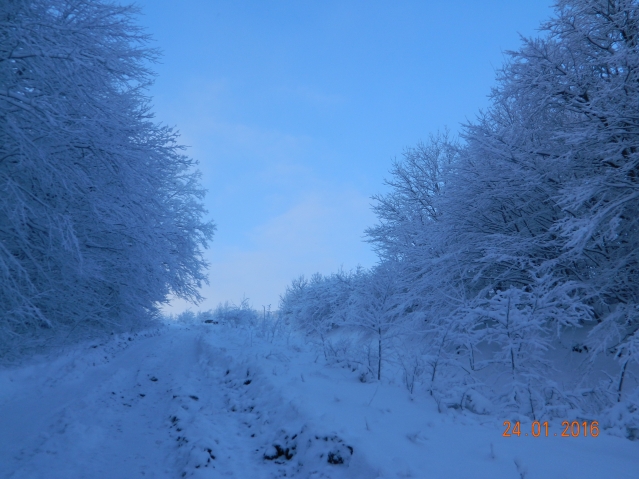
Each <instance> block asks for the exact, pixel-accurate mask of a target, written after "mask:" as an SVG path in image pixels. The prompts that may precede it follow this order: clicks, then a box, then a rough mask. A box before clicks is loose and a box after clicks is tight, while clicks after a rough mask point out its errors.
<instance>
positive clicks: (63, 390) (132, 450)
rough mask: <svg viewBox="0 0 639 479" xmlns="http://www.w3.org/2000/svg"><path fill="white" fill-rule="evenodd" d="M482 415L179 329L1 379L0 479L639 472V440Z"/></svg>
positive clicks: (223, 335)
mask: <svg viewBox="0 0 639 479" xmlns="http://www.w3.org/2000/svg"><path fill="white" fill-rule="evenodd" d="M483 420H484V424H481V423H480V422H479V421H478V418H477V417H476V416H474V417H466V416H464V415H457V414H453V413H450V414H439V413H438V412H437V410H436V407H435V405H434V404H433V402H432V401H431V400H430V399H429V398H422V399H419V398H416V399H415V400H411V399H410V398H409V397H408V395H407V393H406V391H405V390H403V389H402V388H401V387H399V386H395V385H389V384H382V385H381V386H379V385H376V384H362V383H360V382H359V381H357V379H356V377H355V376H354V375H353V374H351V372H350V371H348V370H343V369H339V368H328V367H326V366H325V365H323V364H322V362H321V360H317V355H316V354H314V353H312V352H310V351H304V350H300V348H294V347H287V346H286V345H285V344H283V343H282V344H279V345H278V344H273V343H269V342H262V343H258V342H257V341H255V342H253V341H252V340H250V339H249V337H248V336H247V335H246V334H245V332H243V331H239V330H233V329H232V328H224V327H222V326H212V325H206V326H193V327H185V326H177V325H176V326H167V327H165V328H162V329H160V330H157V331H153V332H147V333H145V334H141V335H138V336H132V337H131V340H130V341H129V339H128V337H126V336H125V337H120V338H118V339H114V340H112V341H109V342H107V343H105V344H88V345H87V344H85V345H83V346H82V347H77V348H75V349H71V350H70V351H68V352H66V353H65V354H62V355H60V356H58V357H56V358H54V359H51V360H48V361H39V362H33V364H31V365H28V366H22V367H20V368H9V369H2V370H0V478H51V479H58V478H60V479H67V478H70V479H75V478H109V479H110V478H114V479H116V478H133V477H145V478H174V477H175V478H179V477H201V478H209V477H211V478H213V477H235V478H246V479H260V478H265V479H266V478H277V477H289V478H290V477H299V478H335V479H339V478H355V479H357V478H362V479H374V478H399V477H414V478H424V479H430V478H432V479H438V478H483V477H486V478H488V477H490V478H504V479H517V478H522V477H525V478H526V479H532V478H557V479H560V478H572V477H579V478H580V479H586V478H595V477H614V478H615V479H625V478H631V477H637V472H636V471H637V470H639V447H638V445H637V443H636V442H634V443H633V442H631V441H628V440H624V439H620V438H616V437H609V436H606V435H602V436H600V437H599V438H570V439H564V440H557V439H556V438H537V439H532V438H519V439H517V438H514V439H513V438H510V439H507V438H503V437H501V432H502V430H501V429H502V428H501V422H500V421H499V418H483Z"/></svg>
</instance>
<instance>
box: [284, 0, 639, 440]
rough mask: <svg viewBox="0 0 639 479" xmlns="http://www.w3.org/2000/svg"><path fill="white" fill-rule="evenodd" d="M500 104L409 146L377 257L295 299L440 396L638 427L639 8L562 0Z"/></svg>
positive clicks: (322, 326)
mask: <svg viewBox="0 0 639 479" xmlns="http://www.w3.org/2000/svg"><path fill="white" fill-rule="evenodd" d="M541 32H542V35H540V36H539V37H538V38H532V39H528V38H524V39H522V46H521V48H520V49H519V50H517V51H510V52H507V55H508V60H507V61H506V63H505V64H504V65H503V66H502V68H501V69H500V70H499V73H498V77H497V81H496V86H495V87H494V88H493V90H492V92H491V94H490V107H489V108H488V109H486V111H482V112H480V113H479V114H478V115H477V117H476V119H475V120H473V121H469V122H468V123H466V124H464V125H463V130H462V132H461V134H460V135H459V137H452V135H450V134H449V133H448V132H447V131H445V130H444V131H443V132H438V133H434V134H432V135H431V136H430V137H429V139H428V141H425V142H422V143H419V144H417V145H416V146H414V147H410V148H407V149H406V150H405V151H404V153H403V158H402V159H401V160H399V161H396V162H395V163H394V164H393V165H392V168H391V170H390V176H389V177H388V179H387V180H386V186H387V187H388V192H387V193H384V194H379V195H376V196H375V197H374V198H373V200H374V206H373V208H374V212H375V214H376V216H377V220H378V221H377V224H375V225H373V226H371V227H370V228H368V229H367V231H366V238H367V241H369V242H370V243H371V245H372V246H373V247H374V249H375V251H376V253H377V255H378V258H379V261H378V264H377V265H376V266H375V267H374V268H372V269H370V270H366V269H361V268H360V269H357V270H355V271H337V272H335V273H334V274H330V275H321V274H316V275H313V276H311V277H310V278H305V277H304V276H302V277H300V278H299V279H297V280H295V281H293V282H292V283H291V284H290V286H289V287H288V288H287V290H286V292H285V293H284V294H283V295H282V298H281V305H280V313H281V314H282V315H283V317H284V318H286V320H287V321H290V322H291V323H292V324H295V325H297V327H299V328H301V329H302V330H303V331H305V333H306V334H307V335H308V337H309V338H312V339H313V340H314V341H315V342H316V343H317V344H318V346H319V347H320V348H321V349H322V351H323V353H324V355H325V357H326V359H328V360H330V361H331V362H334V363H336V364H341V365H344V366H346V367H352V368H353V369H354V370H355V369H356V370H358V371H359V372H360V373H361V380H362V381H363V382H365V381H371V380H379V379H381V378H383V377H384V376H387V377H394V378H401V379H402V381H403V382H404V384H405V386H406V387H407V388H408V389H409V390H410V391H411V392H412V391H413V390H414V389H415V388H422V389H423V390H425V391H427V392H428V393H429V394H430V395H432V396H433V397H434V398H435V399H436V401H437V402H438V404H439V405H440V408H444V409H445V408H456V409H468V410H471V411H474V412H477V413H480V414H486V413H489V412H491V411H509V412H511V413H517V414H521V415H523V416H526V417H529V418H531V419H536V420H539V419H540V418H553V417H555V418H557V417H566V416H567V415H568V414H570V413H571V412H573V413H576V411H579V413H578V414H581V415H583V416H584V417H592V416H599V415H602V414H603V415H606V417H608V421H609V422H610V424H611V425H612V424H623V425H625V426H627V427H628V435H629V436H631V437H634V438H637V437H639V428H638V427H639V412H638V408H639V388H638V382H637V372H638V360H639V336H638V335H639V332H638V331H639V303H638V301H639V214H638V213H639V150H638V148H639V116H638V112H639V109H638V108H639V49H638V45H637V42H638V41H639V10H638V6H637V4H636V2H634V1H629V0H628V1H626V0H622V1H603V2H602V1H595V0H573V1H564V0H562V1H559V2H558V3H557V5H556V15H555V17H553V18H552V19H551V20H550V21H549V22H547V23H546V24H545V25H543V27H542V30H541Z"/></svg>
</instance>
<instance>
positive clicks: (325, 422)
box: [0, 0, 639, 479]
mask: <svg viewBox="0 0 639 479" xmlns="http://www.w3.org/2000/svg"><path fill="white" fill-rule="evenodd" d="M554 12H555V13H554V16H553V17H552V18H551V19H550V20H548V21H547V22H546V23H545V24H543V25H542V26H541V29H540V34H539V36H537V37H535V38H525V37H522V39H521V46H520V48H519V49H517V50H515V51H508V52H506V56H507V59H506V61H505V63H504V65H503V66H502V67H501V68H500V69H499V70H498V73H497V78H496V82H495V87H494V88H493V89H492V91H491V92H490V97H489V98H490V104H489V107H488V108H486V109H485V110H484V111H480V112H478V113H477V114H476V116H475V117H474V119H473V120H469V121H467V122H466V123H465V124H464V125H463V126H462V128H461V130H460V133H459V134H456V133H455V134H453V133H451V132H450V131H449V130H447V129H446V128H442V129H441V130H440V131H439V132H432V133H431V134H430V135H429V136H428V139H427V140H425V141H423V142H419V143H417V144H415V145H414V146H411V147H408V148H406V149H405V150H404V151H403V155H402V156H401V158H400V159H399V160H396V161H395V162H394V163H393V164H392V165H391V167H390V171H389V173H388V177H387V179H386V180H385V184H384V185H383V186H381V185H380V188H382V187H383V188H384V190H383V191H384V192H383V193H380V194H377V195H375V196H374V197H373V198H372V201H373V205H372V208H373V211H374V213H375V216H376V222H375V224H372V225H370V227H368V229H367V230H366V231H365V238H366V241H367V242H368V243H369V244H370V245H371V247H372V248H373V250H374V251H375V253H376V255H377V263H376V264H375V266H374V267H371V268H364V267H359V268H356V269H354V270H345V269H340V270H337V271H335V272H333V273H332V274H319V273H317V274H314V275H312V276H300V277H298V278H297V279H295V280H293V281H292V282H291V283H290V284H289V285H288V286H287V287H286V290H285V291H283V292H282V295H281V297H280V304H279V308H278V310H277V311H270V306H269V310H268V311H267V309H266V306H264V307H263V308H264V309H263V310H262V311H255V310H254V309H252V307H251V305H250V303H249V302H248V300H246V299H245V300H243V301H242V302H241V303H240V305H239V306H234V305H233V304H230V303H226V304H224V305H220V306H219V307H218V308H217V309H216V310H210V311H205V312H202V311H200V312H197V313H193V312H191V311H190V310H189V311H186V312H183V313H182V314H181V315H179V316H177V317H170V318H166V317H164V316H163V315H164V314H165V313H164V310H163V309H162V308H163V307H165V306H166V305H167V304H169V303H170V302H171V301H172V300H175V299H184V300H188V301H191V302H193V303H195V304H197V303H198V302H199V301H200V300H202V296H201V291H202V286H203V285H205V284H207V281H208V274H209V273H208V262H207V257H206V255H205V250H206V249H207V248H208V247H209V244H210V243H211V241H212V240H213V236H214V234H215V232H216V225H215V223H214V222H213V221H211V220H209V219H207V218H208V216H207V215H208V212H207V211H206V208H205V202H204V198H205V193H206V191H205V189H204V188H203V186H202V175H201V173H200V172H199V171H198V163H197V161H196V160H195V159H193V158H191V157H190V156H189V155H187V154H186V147H185V146H184V145H183V144H182V143H181V140H180V136H179V134H178V132H177V130H175V129H174V128H171V127H168V126H166V125H164V124H162V123H160V122H159V121H158V120H156V119H155V117H154V113H153V108H152V104H151V98H150V95H149V93H148V91H149V88H150V86H151V85H152V82H153V80H154V75H155V74H154V71H153V65H154V64H155V63H157V62H158V61H159V58H160V52H159V51H158V50H156V49H154V48H152V46H151V43H150V41H151V37H150V36H149V35H148V34H147V33H145V30H144V29H143V28H141V27H140V26H138V24H137V23H136V22H137V20H136V16H137V15H138V14H139V13H140V9H139V8H137V7H135V6H126V5H124V6H123V5H119V4H117V3H112V2H108V1H103V0H6V1H1V2H0V366H2V367H1V368H0V404H2V411H4V414H0V431H4V433H2V432H0V475H2V474H3V473H4V472H6V473H7V474H11V477H45V476H46V474H48V473H49V472H50V471H52V470H55V471H66V472H65V473H64V474H66V475H62V476H59V477H109V474H116V473H115V472H113V473H112V472H111V471H112V469H111V468H112V467H113V468H118V469H117V471H118V472H117V474H120V475H119V476H118V475H117V474H116V475H115V476H112V477H131V471H132V470H133V466H130V464H134V465H135V467H139V469H140V471H143V473H144V474H146V472H147V471H149V476H153V477H178V473H180V474H181V476H180V477H186V475H187V474H188V475H189V477H211V476H210V475H209V476H207V475H206V474H207V473H206V472H205V469H206V470H207V471H211V470H213V469H216V468H217V469H216V474H221V473H222V472H224V473H225V475H226V476H233V475H235V477H269V478H271V477H318V478H319V477H334V478H338V477H343V478H346V477H348V478H362V479H368V478H372V477H378V478H382V477H425V476H424V475H423V474H424V473H423V470H426V468H427V467H433V468H435V469H436V468H439V469H436V471H439V472H433V473H431V474H430V477H470V476H469V475H468V474H471V473H475V471H476V470H479V471H482V473H485V475H484V476H483V477H504V478H509V477H520V478H521V479H525V478H526V477H528V476H527V474H528V472H527V470H528V469H527V467H530V468H531V469H533V470H535V471H542V472H538V475H537V476H535V477H569V475H568V473H565V471H569V472H571V473H573V474H574V473H575V471H576V470H578V471H579V472H580V475H581V477H586V475H587V474H596V473H597V471H595V470H594V469H592V468H591V467H590V466H589V465H588V464H589V463H588V460H592V461H596V460H598V459H599V456H597V455H591V454H589V453H587V451H589V450H590V449H588V448H590V447H591V444H592V443H590V444H589V443H587V442H586V441H589V440H591V439H592V437H591V436H595V434H593V431H597V433H598V431H599V430H601V431H608V432H610V433H611V434H609V435H608V436H610V437H608V436H607V437H603V436H604V434H602V435H601V436H602V437H600V438H599V439H601V442H599V443H597V447H599V446H600V445H602V446H601V448H600V451H601V456H600V457H602V458H604V459H601V460H602V461H604V462H605V464H606V467H607V468H608V470H609V471H623V472H628V471H630V472H629V473H628V474H627V475H626V476H624V477H634V475H632V474H634V473H635V472H636V457H637V456H636V451H635V449H632V448H634V447H635V446H636V442H633V443H631V442H630V441H627V440H626V439H630V440H638V439H639V3H638V1H637V0H557V2H556V4H555V10H554ZM425 133H426V134H427V135H428V132H425ZM231 207H232V206H231ZM211 274H217V272H216V271H211ZM265 281H268V278H267V279H265ZM378 392H379V394H378ZM400 393H401V394H400ZM469 418H470V419H469ZM503 420H506V422H508V423H509V424H510V422H509V421H512V422H513V423H516V424H518V425H519V424H520V422H521V424H524V425H526V427H528V426H529V425H530V423H532V424H533V425H534V424H535V423H536V424H538V425H539V424H540V423H539V421H544V422H546V424H547V421H549V422H551V423H552V421H555V423H558V422H561V421H566V422H567V421H572V422H573V423H576V424H577V426H579V425H580V424H586V423H589V424H590V428H589V429H588V428H586V426H584V435H583V437H582V436H581V435H580V434H579V433H577V434H573V435H572V436H570V437H572V439H574V441H572V442H570V441H571V440H572V439H571V440H567V441H563V440H562V441H563V444H562V446H561V447H560V448H557V446H556V443H552V440H553V439H550V436H549V434H548V433H546V436H547V437H548V438H549V439H548V441H546V443H544V445H543V446H539V447H542V448H546V449H534V448H530V447H527V444H528V445H529V444H530V443H524V442H523V440H522V441H521V442H519V443H517V442H516V441H517V439H513V440H512V441H511V440H509V439H504V438H506V437H510V436H506V435H505V434H504V435H502V436H500V434H501V430H500V431H497V429H499V428H500V427H501V424H502V421H503ZM473 421H475V422H473ZM582 421H583V422H582ZM567 423H568V422H567ZM495 424H497V425H498V427H497V428H496V429H495ZM504 424H505V423H504ZM568 424H570V423H568ZM593 424H596V425H597V428H596V429H593ZM599 428H600V429H599ZM6 431H10V433H7V432H6ZM451 431H456V432H455V433H454V434H453V433H451ZM495 431H497V432H495ZM534 431H535V430H534V429H533V430H532V432H533V436H534ZM586 432H589V434H590V436H588V437H586V434H585V433H586ZM447 434H449V435H448V436H447ZM526 435H527V434H526ZM554 436H557V434H554ZM554 436H553V437H554ZM577 436H579V437H578V438H577ZM612 436H621V437H622V438H623V439H620V438H619V437H612ZM535 437H537V436H535ZM564 437H569V436H564ZM430 438H435V439H436V440H432V441H430ZM460 438H462V439H463V441H465V442H464V446H463V447H459V448H458V447H457V445H458V442H457V441H459V440H462V439H460ZM522 439H523V438H522ZM530 439H531V440H536V439H532V438H530ZM544 439H545V438H544ZM599 439H597V440H599ZM558 440H559V439H558ZM581 440H583V441H582V442H579V441H581ZM498 441H501V442H498ZM522 444H523V445H522ZM538 444H542V442H541V440H540V441H538ZM495 445H497V446H495ZM298 446H299V447H298ZM453 446H454V447H453ZM436 448H439V449H436ZM51 451H53V452H51ZM104 451H107V452H108V454H107V453H104ZM389 451H390V452H389ZM468 451H470V452H468ZM495 451H497V452H495ZM522 451H523V452H522ZM539 451H545V452H543V453H539ZM584 451H586V452H584ZM629 451H630V452H629ZM65 454H67V455H66V456H65ZM553 454H554V455H553ZM351 456H352V457H351ZM591 456H592V457H591ZM69 457H70V458H71V459H69ZM112 457H115V458H116V459H118V460H117V461H116V460H113V461H112ZM469 457H470V459H468V458H469ZM522 457H523V458H524V459H522ZM122 458H129V459H130V460H131V462H130V463H127V462H126V461H124V460H120V459H122ZM398 458H399V459H398ZM557 458H559V459H561V458H578V461H576V460H573V459H570V460H568V459H565V460H564V463H563V464H562V466H561V467H563V468H564V469H562V470H560V469H557V468H556V464H555V463H556V462H558V461H559V459H557ZM556 459H557V460H556ZM171 461H172V462H171ZM402 461H404V462H402ZM411 461H412V462H411ZM473 461H474V462H473ZM524 462H526V464H524ZM576 462H578V463H579V464H578V467H577V469H575V463H576ZM52 464H53V465H52ZM513 464H514V465H513ZM476 467H477V468H479V469H475V468H476ZM207 468H208V469H207ZM349 468H350V469H349ZM455 468H458V469H455ZM460 468H461V469H460ZM535 468H537V469H535ZM544 468H545V469H544ZM615 468H616V469H615ZM435 469H433V470H435ZM462 469H463V472H464V474H466V475H460V474H462V473H461V472H459V471H460V470H462ZM113 470H116V469H113ZM548 470H552V471H555V474H556V475H555V476H551V475H544V474H546V473H545V472H543V471H548ZM86 471H93V472H92V475H90V476H86V475H84V476H83V475H82V474H86ZM167 471H169V472H167ZM220 471H222V472H220ZM247 471H248V472H247ZM406 471H408V472H406ZM415 471H417V472H415ZM450 471H456V472H450ZM14 473H15V475H14ZM515 473H516V474H517V476H515V475H514V474H515ZM20 474H22V475H20ZM43 474H44V475H43ZM211 474H213V473H211ZM276 474H279V475H276ZM322 474H323V475H322ZM455 474H457V475H455ZM560 474H563V475H560ZM296 475H297V476H296ZM215 477H217V476H215ZM478 477H479V476H478ZM588 477H594V476H588ZM599 477H601V476H599ZM612 477H621V473H619V474H618V475H617V476H614V474H613V475H612Z"/></svg>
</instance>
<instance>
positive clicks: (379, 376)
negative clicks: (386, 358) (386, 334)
mask: <svg viewBox="0 0 639 479" xmlns="http://www.w3.org/2000/svg"><path fill="white" fill-rule="evenodd" d="M377 333H378V336H377V354H378V355H377V380H378V381H379V380H381V379H382V328H379V329H378V330H377Z"/></svg>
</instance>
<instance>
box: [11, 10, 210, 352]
mask: <svg viewBox="0 0 639 479" xmlns="http://www.w3.org/2000/svg"><path fill="white" fill-rule="evenodd" d="M136 12H137V11H136V9H135V8H133V7H128V6H119V5H116V4H112V3H107V2H103V1H100V0H74V1H71V0H9V1H6V2H1V3H0V86H1V88H0V328H1V330H2V333H0V336H2V337H3V338H5V339H6V338H8V339H9V340H11V338H12V337H18V336H21V335H23V334H24V333H29V332H31V333H37V332H38V331H40V330H41V328H42V327H47V328H51V327H53V328H57V329H71V328H76V330H79V329H82V327H83V326H87V327H96V326H97V327H101V328H103V327H106V328H114V327H121V326H123V325H130V324H133V323H135V322H136V321H138V320H140V319H142V318H143V317H145V316H146V315H147V314H149V313H153V312H154V311H155V310H156V307H157V305H158V304H159V303H162V302H164V301H166V299H167V295H168V294H169V293H173V294H175V295H177V296H179V297H183V298H187V299H193V300H197V299H198V298H199V294H198V287H199V286H200V284H201V283H202V281H205V280H206V276H205V273H204V268H205V266H206V263H205V261H204V259H203V256H202V247H205V246H206V245H207V242H208V241H209V240H210V239H211V238H212V235H213V231H214V226H213V224H212V223H210V222H206V221H203V215H204V214H205V211H204V209H203V207H202V204H201V199H202V197H203V195H204V191H203V190H202V189H201V187H200V186H199V174H198V173H197V172H196V171H195V170H194V169H193V167H194V165H195V162H194V160H192V159H190V158H189V157H187V156H185V155H183V153H182V150H183V148H182V147H181V146H180V145H179V143H178V142H177V140H178V138H177V134H176V133H175V132H174V131H173V130H171V129H170V128H167V127H164V126H161V125H159V124H157V123H155V122H154V121H153V114H152V113H151V111H150V106H149V98H148V97H147V96H146V93H145V92H146V88H147V87H148V85H149V84H150V82H151V79H152V72H151V71H150V70H149V69H148V65H149V64H150V62H153V61H154V60H155V59H156V58H157V52H155V51H154V50H152V49H149V48H148V47H146V43H147V41H148V36H147V35H146V34H144V33H143V32H142V31H141V29H140V28H138V27H137V26H136V25H135V24H134V15H135V14H136Z"/></svg>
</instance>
